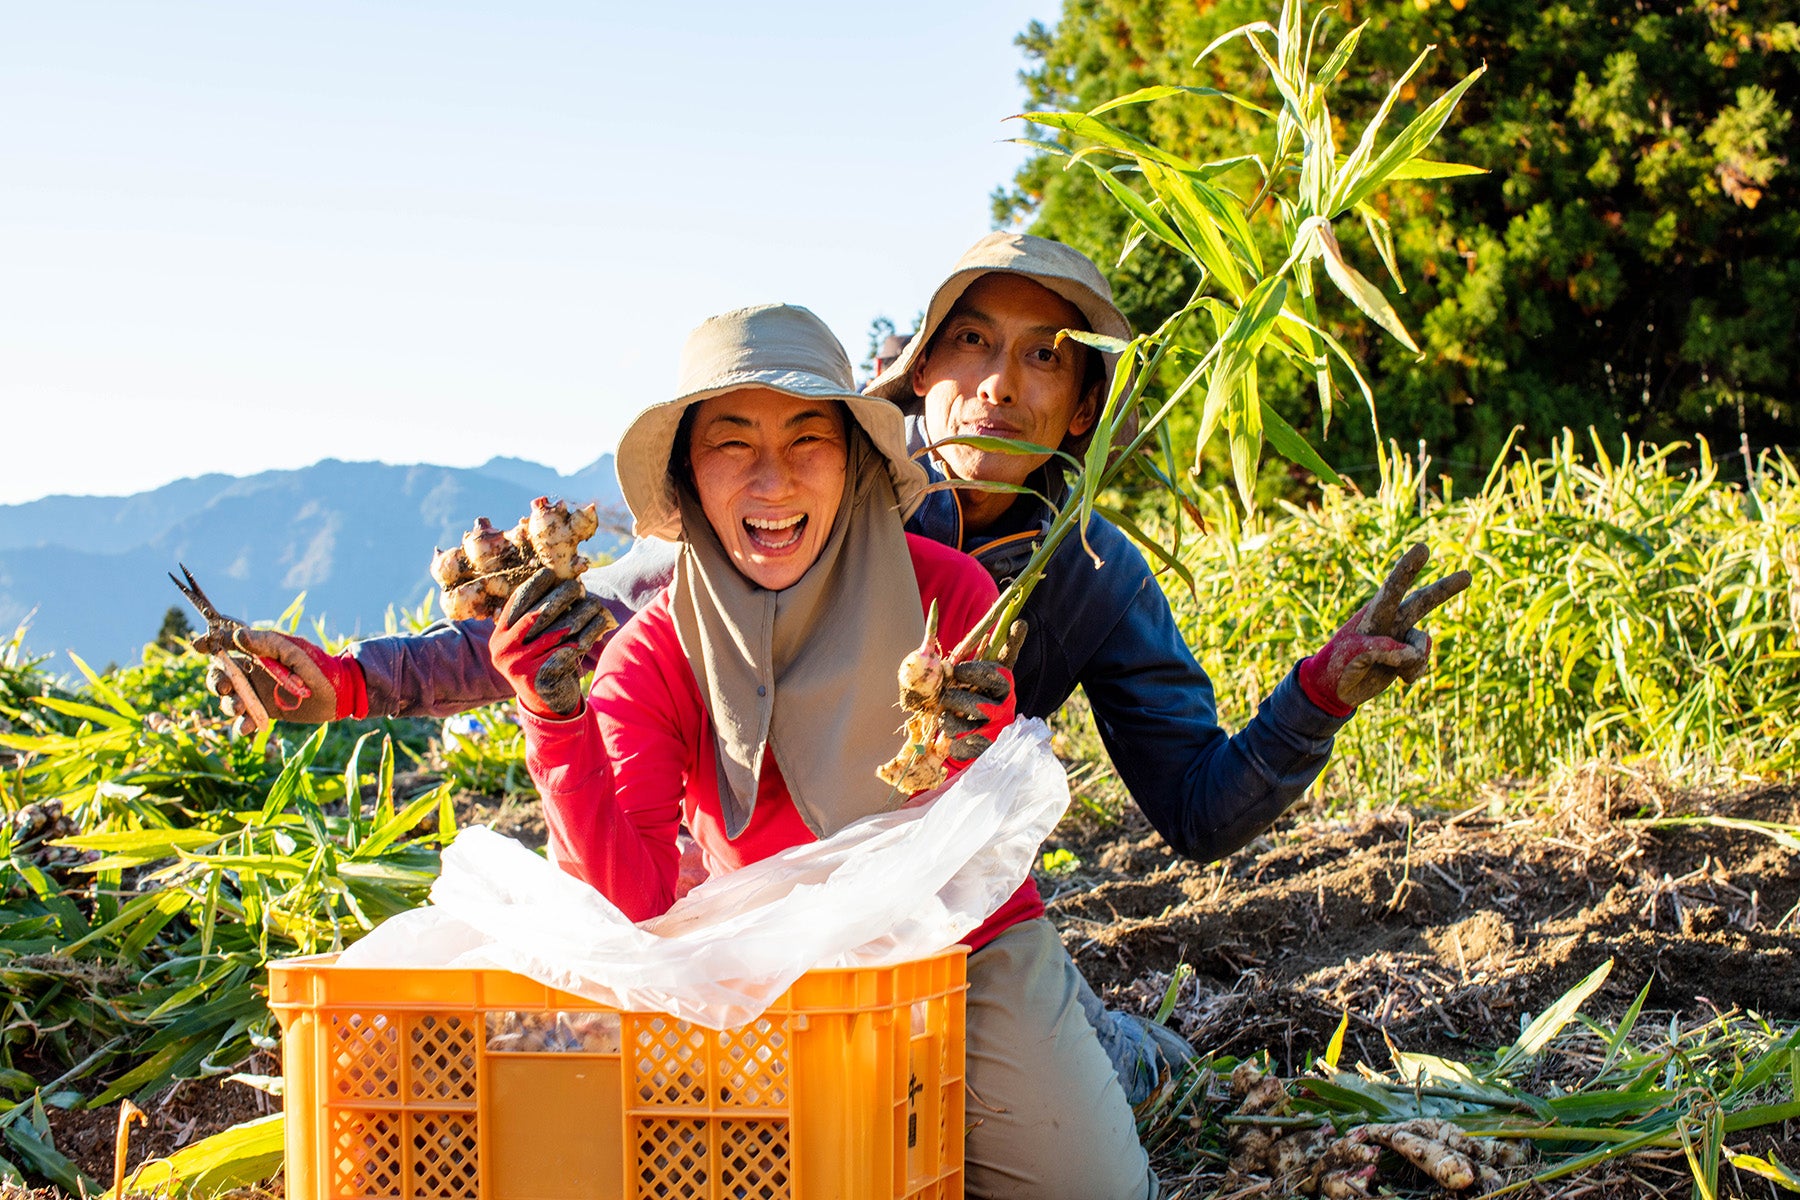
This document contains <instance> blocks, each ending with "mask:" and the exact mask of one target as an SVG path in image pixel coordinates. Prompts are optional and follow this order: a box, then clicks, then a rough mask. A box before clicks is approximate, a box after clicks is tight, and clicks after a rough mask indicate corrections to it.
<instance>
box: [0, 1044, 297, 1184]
mask: <svg viewBox="0 0 1800 1200" xmlns="http://www.w3.org/2000/svg"><path fill="white" fill-rule="evenodd" d="M240 1070H242V1071H243V1072H245V1073H246V1074H276V1075H278V1074H280V1073H281V1066H280V1064H279V1063H278V1062H277V1061H275V1057H274V1056H273V1055H263V1054H260V1053H259V1054H257V1055H255V1056H254V1057H253V1058H252V1060H251V1061H250V1062H248V1063H246V1064H244V1065H243V1066H242V1067H241V1068H240ZM280 1104H281V1101H280V1100H278V1099H275V1098H274V1097H271V1096H269V1095H268V1094H267V1093H265V1092H261V1091H258V1090H257V1089H256V1088H253V1087H249V1086H247V1085H245V1084H241V1083H229V1082H226V1081H224V1080H222V1079H187V1080H182V1081H181V1082H179V1083H177V1084H176V1085H175V1086H174V1087H172V1088H170V1089H169V1090H168V1091H167V1092H165V1093H164V1094H163V1095H161V1096H159V1097H157V1098H156V1100H154V1101H153V1102H152V1103H150V1104H146V1105H145V1106H144V1118H145V1119H144V1122H143V1124H133V1126H132V1128H131V1141H130V1146H129V1149H128V1152H127V1154H126V1163H127V1164H128V1165H127V1174H128V1176H129V1172H130V1171H131V1170H135V1169H136V1168H138V1167H139V1166H141V1165H143V1164H144V1163H146V1162H149V1161H150V1160H151V1159H155V1158H166V1157H168V1156H169V1155H171V1154H173V1153H174V1152H175V1151H177V1150H179V1149H181V1148H182V1147H183V1146H185V1145H187V1144H188V1143H190V1142H194V1141H197V1140H199V1139H200V1138H203V1137H206V1136H207V1135H209V1134H214V1133H217V1132H219V1130H221V1129H229V1128H230V1127H231V1126H233V1125H237V1124H240V1123H241V1122H244V1121H252V1120H255V1119H256V1118H257V1117H263V1116H267V1115H268V1114H269V1113H272V1112H274V1111H276V1109H277V1108H279V1107H280ZM47 1115H48V1116H49V1118H50V1129H51V1133H52V1135H53V1136H54V1138H55V1140H56V1148H57V1149H58V1150H60V1151H61V1152H62V1153H63V1154H65V1155H67V1156H68V1157H69V1158H71V1159H73V1160H74V1162H75V1164H76V1165H77V1166H78V1167H80V1168H81V1170H82V1172H83V1173H84V1174H86V1175H87V1176H89V1177H90V1178H92V1179H93V1180H95V1181H96V1182H98V1183H100V1184H101V1185H102V1186H104V1187H107V1188H110V1187H111V1186H112V1182H113V1155H114V1150H115V1148H116V1145H117V1138H118V1133H119V1106H118V1105H117V1104H109V1105H107V1106H106V1107H105V1108H100V1109H78V1110H76V1111H73V1112H65V1111H63V1110H61V1109H50V1110H48V1113H47ZM128 1190H129V1189H128ZM279 1190H280V1189H279V1186H277V1188H276V1193H277V1194H279ZM0 1200H7V1198H4V1197H0Z"/></svg>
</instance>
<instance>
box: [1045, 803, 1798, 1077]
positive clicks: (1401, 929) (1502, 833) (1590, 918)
mask: <svg viewBox="0 0 1800 1200" xmlns="http://www.w3.org/2000/svg"><path fill="white" fill-rule="evenodd" d="M1514 807H1516V806H1514ZM1646 810H1648V811H1647V815H1648V816H1649V817H1652V818H1667V817H1669V816H1670V815H1671V813H1681V814H1686V817H1687V819H1688V820H1689V821H1690V822H1691V823H1688V824H1683V825H1680V826H1675V827H1663V826H1658V825H1653V824H1650V823H1647V822H1646V820H1645V816H1646ZM1499 811H1500V810H1499V808H1498V806H1496V808H1495V810H1494V814H1493V815H1490V813H1489V811H1488V810H1486V809H1482V810H1478V811H1476V812H1473V813H1465V814H1462V815H1459V816H1457V817H1454V818H1450V819H1442V818H1432V817H1415V816H1413V815H1412V814H1409V813H1406V812H1403V811H1393V812H1386V813H1380V814H1374V815H1368V816H1363V817H1360V818H1357V819H1355V820H1351V821H1345V822H1328V823H1310V824H1303V825H1300V826H1298V827H1294V828H1292V829H1290V830H1288V831H1286V832H1282V833H1278V834H1277V835H1276V836H1275V837H1273V838H1271V839H1263V840H1261V841H1259V842H1258V843H1257V844H1255V845H1253V846H1251V847H1248V848H1246V849H1245V850H1243V851H1240V852H1239V853H1238V854H1236V855H1233V856H1232V857H1231V858H1229V859H1226V860H1224V861H1223V862H1222V863H1214V864H1210V865H1199V864H1194V863H1187V862H1182V861H1178V860H1176V859H1175V858H1174V856H1173V855H1172V854H1170V853H1169V852H1168V850H1167V849H1166V848H1165V847H1163V845H1162V843H1161V839H1160V838H1159V837H1158V836H1157V835H1156V834H1155V833H1154V832H1153V831H1151V830H1150V829H1149V828H1148V827H1147V826H1146V825H1144V824H1143V822H1142V818H1141V817H1139V816H1137V814H1136V813H1135V811H1134V812H1133V813H1132V815H1131V819H1128V820H1127V821H1126V822H1124V823H1123V824H1122V825H1113V826H1102V825H1098V824H1096V823H1094V822H1092V821H1091V820H1089V821H1087V822H1085V823H1078V824H1075V825H1074V826H1073V827H1065V828H1064V829H1063V830H1060V831H1059V832H1058V836H1057V838H1056V839H1055V840H1054V841H1053V843H1052V846H1053V848H1063V849H1067V850H1069V851H1071V852H1072V853H1073V854H1075V855H1076V857H1077V858H1078V859H1079V860H1080V862H1081V863H1082V866H1081V867H1079V868H1077V869H1076V871H1075V872H1073V873H1072V874H1069V875H1064V876H1061V877H1058V878H1054V879H1047V880H1045V881H1043V882H1044V883H1045V885H1046V886H1045V894H1046V896H1049V897H1051V898H1052V899H1051V903H1050V914H1051V917H1052V919H1054V920H1055V921H1056V922H1057V923H1058V925H1059V927H1060V928H1061V929H1062V931H1063V939H1064V942H1065V944H1067V945H1068V947H1069V949H1070V950H1071V952H1073V953H1074V955H1075V958H1076V961H1077V962H1078V963H1079V964H1080V965H1081V968H1082V970H1083V971H1084V972H1086V973H1087V976H1088V978H1089V979H1090V980H1091V981H1092V982H1093V984H1094V986H1095V987H1096V988H1097V989H1098V990H1100V991H1101V993H1102V994H1103V995H1110V996H1111V997H1113V998H1114V999H1115V1000H1116V1001H1117V1002H1119V1003H1121V1004H1124V1005H1127V1006H1130V1007H1135V1008H1137V1009H1139V1010H1140V1011H1143V1010H1149V1009H1153V1008H1154V1007H1155V1005H1156V1003H1157V1002H1158V1001H1159V1000H1160V999H1161V998H1162V996H1163V994H1164V992H1165V991H1166V989H1167V987H1168V983H1169V980H1170V978H1171V973H1172V972H1173V971H1174V970H1175V968H1176V966H1177V964H1179V963H1182V962H1186V963H1188V964H1190V965H1191V966H1192V967H1193V968H1194V972H1195V973H1194V976H1193V978H1192V979H1191V981H1189V982H1187V983H1186V984H1184V985H1183V987H1182V989H1181V991H1180V994H1179V995H1178V998H1177V1005H1176V1009H1175V1012H1174V1015H1173V1017H1172V1018H1171V1023H1172V1024H1174V1025H1175V1026H1176V1027H1178V1028H1180V1029H1181V1030H1182V1032H1183V1033H1185V1034H1187V1035H1188V1036H1189V1037H1190V1038H1191V1039H1192V1040H1193V1041H1194V1042H1195V1043H1196V1045H1198V1046H1200V1047H1201V1048H1202V1049H1203V1050H1206V1051H1208V1052H1212V1053H1249V1052H1250V1051H1253V1050H1256V1049H1260V1048H1264V1047H1266V1048H1268V1049H1269V1050H1270V1051H1271V1052H1272V1053H1274V1054H1275V1055H1277V1057H1278V1058H1279V1059H1280V1060H1281V1063H1282V1065H1284V1066H1286V1067H1288V1068H1290V1069H1293V1068H1296V1067H1297V1066H1298V1065H1299V1064H1300V1063H1301V1061H1302V1059H1303V1058H1304V1056H1305V1055H1306V1053H1307V1052H1309V1051H1311V1052H1318V1051H1321V1050H1323V1048H1324V1047H1325V1044H1326V1042H1327V1041H1328V1040H1329V1038H1330V1036H1331V1033H1332V1031H1333V1030H1334V1029H1335V1028H1336V1027H1337V1024H1338V1021H1339V1018H1340V1016H1341V1015H1342V1013H1343V1012H1344V1011H1346V1010H1348V1011H1349V1013H1350V1035H1349V1038H1350V1040H1349V1046H1350V1047H1351V1048H1352V1049H1354V1050H1355V1051H1356V1052H1357V1054H1358V1055H1360V1056H1361V1057H1362V1058H1364V1059H1365V1060H1366V1061H1368V1062H1370V1063H1374V1064H1383V1065H1385V1064H1386V1062H1387V1061H1388V1057H1387V1054H1386V1052H1385V1047H1384V1046H1383V1036H1384V1035H1386V1036H1387V1037H1388V1038H1391V1039H1392V1040H1393V1042H1394V1043H1395V1044H1396V1045H1398V1046H1401V1047H1403V1048H1405V1049H1408V1050H1415V1051H1427V1052H1431V1053H1438V1054H1444V1055H1448V1056H1452V1057H1458V1056H1466V1055H1467V1054H1469V1053H1470V1052H1472V1051H1473V1050H1474V1049H1476V1048H1483V1049H1485V1048H1496V1047H1500V1046H1504V1045H1506V1044H1508V1043H1510V1042H1511V1041H1512V1040H1513V1039H1514V1038H1515V1037H1516V1036H1517V1034H1518V1032H1519V1028H1520V1022H1521V1020H1522V1019H1523V1018H1525V1017H1526V1016H1527V1015H1528V1014H1536V1013H1539V1012H1542V1011H1543V1009H1544V1007H1545V1006H1546V1005H1547V1004H1549V1003H1550V1002H1552V1001H1554V1000H1555V999H1556V998H1557V997H1558V996H1560V995H1562V994H1563V992H1565V991H1567V990H1568V988H1569V987H1570V986H1572V985H1573V984H1574V983H1576V982H1577V981H1578V980H1580V979H1581V978H1582V977H1583V976H1585V975H1586V974H1588V972H1590V971H1592V970H1593V969H1594V968H1595V967H1596V966H1598V965H1599V964H1600V963H1602V962H1603V961H1605V960H1606V959H1607V958H1613V959H1614V960H1615V964H1614V969H1613V972H1612V976H1611V979H1610V981H1609V982H1608V984H1607V985H1606V987H1605V988H1604V989H1603V990H1602V991H1601V993H1600V994H1599V995H1597V996H1596V997H1594V998H1593V999H1592V1000H1591V1001H1590V1002H1589V1004H1588V1009H1587V1011H1589V1012H1590V1013H1591V1014H1593V1015H1603V1014H1610V1013H1616V1012H1617V1011H1620V1010H1623V1009H1624V1008H1625V1006H1626V1005H1628V1004H1629V1003H1630V1001H1631V999H1632V997H1633V996H1635V995H1636V993H1637V991H1638V990H1639V989H1640V988H1641V987H1642V986H1643V984H1644V982H1645V981H1646V980H1652V981H1653V986H1652V988H1651V991H1650V1000H1649V1005H1650V1006H1651V1007H1652V1008H1658V1009H1663V1010H1669V1011H1676V1012H1684V1013H1686V1012H1692V1011H1695V1010H1697V1009H1699V1008H1701V1007H1702V1006H1713V1007H1717V1008H1731V1007H1734V1006H1735V1007H1739V1008H1746V1009H1753V1010H1755V1011H1757V1012H1759V1013H1761V1014H1763V1015H1764V1016H1766V1017H1768V1018H1771V1019H1773V1020H1777V1021H1783V1022H1792V1021H1796V1020H1800V928H1796V906H1797V905H1800V851H1796V850H1795V849H1792V848H1790V847H1789V846H1788V845H1786V844H1783V842H1782V841H1781V840H1779V838H1778V837H1775V836H1771V835H1770V833H1769V832H1767V831H1763V830H1759V829H1757V828H1756V827H1754V826H1752V825H1750V824H1748V822H1754V821H1764V822H1775V823H1784V824H1791V823H1793V822H1794V821H1795V819H1796V816H1797V815H1800V793H1796V792H1794V791H1792V790H1788V789H1763V790H1759V791H1753V792H1747V793H1743V794H1738V795H1732V796H1727V797H1723V798H1716V799H1711V800H1704V799H1700V800H1695V799H1690V800H1687V801H1685V802H1671V801H1668V800H1667V799H1666V798H1664V797H1662V796H1654V795H1653V796H1649V797H1646V796H1644V795H1641V794H1637V791H1636V790H1634V789H1633V788H1632V787H1631V786H1629V780H1627V781H1626V785H1625V786H1621V784H1620V782H1619V780H1617V779H1612V778H1599V779H1598V780H1596V779H1588V780H1583V781H1577V782H1576V784H1575V785H1573V786H1569V787H1566V788H1564V789H1563V791H1562V798H1561V803H1559V804H1547V805H1545V806H1543V811H1542V812H1541V813H1540V814H1539V815H1535V816H1528V817H1517V816H1500V815H1499Z"/></svg>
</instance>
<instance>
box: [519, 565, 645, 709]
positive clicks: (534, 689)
mask: <svg viewBox="0 0 1800 1200" xmlns="http://www.w3.org/2000/svg"><path fill="white" fill-rule="evenodd" d="M617 625H618V622H617V621H615V620H613V616H612V614H611V613H610V612H608V611H607V610H606V605H604V604H602V603H601V602H600V599H599V597H597V596H591V595H589V594H588V590H587V589H586V588H584V587H582V586H581V580H579V579H565V580H558V579H557V577H556V573H555V572H554V571H552V570H551V569H550V568H549V567H544V568H542V569H541V570H539V571H538V572H537V573H536V574H534V575H532V576H531V578H529V579H527V580H526V581H525V582H524V583H522V584H520V585H519V589H518V590H517V591H516V592H514V593H513V594H512V597H511V598H510V599H509V600H507V602H506V607H504V608H502V609H501V610H500V615H499V616H498V617H496V618H495V619H494V636H493V637H492V638H490V639H489V640H488V655H489V657H490V658H491V659H492V660H493V663H494V669H495V670H497V671H499V672H500V674H502V675H504V676H505V677H506V681H507V683H509V684H511V685H512V690H513V695H514V696H516V697H518V700H519V703H520V704H521V705H523V706H524V707H525V708H526V709H527V710H528V711H530V712H533V713H536V714H537V715H538V716H540V717H553V718H563V717H572V716H574V715H575V714H576V713H578V712H580V711H581V705H582V695H581V663H582V659H583V658H585V657H586V656H587V652H588V651H589V650H590V649H591V648H592V647H593V645H594V643H595V642H598V641H599V640H600V639H601V638H602V637H604V636H606V633H607V631H608V630H610V629H613V628H615V627H616V626H617Z"/></svg>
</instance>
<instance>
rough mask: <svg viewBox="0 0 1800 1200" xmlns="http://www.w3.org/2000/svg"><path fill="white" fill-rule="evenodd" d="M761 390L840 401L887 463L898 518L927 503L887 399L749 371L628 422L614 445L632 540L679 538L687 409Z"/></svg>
mask: <svg viewBox="0 0 1800 1200" xmlns="http://www.w3.org/2000/svg"><path fill="white" fill-rule="evenodd" d="M750 388H763V389H767V390H768V391H772V392H781V393H783V394H784V395H788V396H798V397H801V398H802V399H816V400H837V401H841V402H842V403H843V405H844V407H845V408H846V409H847V410H848V411H849V413H850V415H851V417H853V418H854V419H855V420H856V423H857V425H859V426H861V428H862V431H863V432H864V433H865V434H867V435H868V437H869V441H870V442H871V443H872V444H873V445H874V447H875V449H876V450H878V451H880V452H881V456H882V457H883V458H885V459H886V460H887V465H888V472H889V474H890V475H891V476H892V478H893V481H894V492H895V494H896V495H898V496H899V498H900V514H901V516H902V517H903V518H904V517H909V516H911V515H912V513H913V510H914V509H916V508H918V507H919V503H920V501H922V500H923V499H924V498H925V489H926V488H927V487H928V486H929V484H930V480H929V479H928V478H927V476H926V474H925V469H924V468H923V467H921V466H920V465H919V464H918V463H916V462H914V461H913V460H912V458H911V456H910V455H909V454H908V453H907V449H906V422H905V419H904V418H903V417H902V416H901V415H900V412H899V410H898V409H896V408H895V407H894V406H893V405H892V404H890V403H888V402H887V401H885V400H878V399H874V398H872V397H869V396H860V395H857V394H856V393H855V392H846V391H844V390H843V388H841V387H839V386H838V385H837V384H835V383H833V382H831V381H830V380H829V379H826V378H824V377H823V376H820V375H813V374H809V373H807V372H805V371H746V372H741V373H739V374H736V375H727V376H724V377H723V378H721V379H720V380H719V381H718V382H716V383H714V384H713V385H712V386H711V387H707V388H704V389H702V390H700V391H696V392H689V393H687V394H685V395H682V396H677V397H676V398H675V399H673V400H668V401H665V402H663V403H661V404H655V405H652V406H651V407H649V408H647V409H645V410H644V411H643V412H641V413H639V414H638V415H637V416H636V417H635V418H633V420H632V422H631V424H630V426H629V427H627V428H626V430H625V433H624V436H622V437H621V438H620V439H619V449H618V453H617V455H616V457H615V462H616V463H617V468H618V473H619V491H620V492H621V493H622V494H623V495H624V498H625V505H626V507H627V508H629V509H630V510H631V516H632V533H633V534H634V535H635V536H637V537H641V538H644V537H653V538H662V539H664V540H666V541H676V540H679V539H680V537H681V505H680V503H679V502H678V501H677V499H676V495H675V479H674V477H673V476H672V475H671V474H670V472H669V463H670V461H671V458H672V456H673V453H674V450H675V435H676V433H677V432H678V431H679V430H680V428H681V418H682V415H683V414H684V413H686V412H687V410H688V409H690V408H692V407H693V406H694V405H696V404H698V403H700V402H701V401H702V400H709V399H711V398H712V397H714V396H723V395H726V394H727V393H730V392H739V391H744V390H746V389H750Z"/></svg>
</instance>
